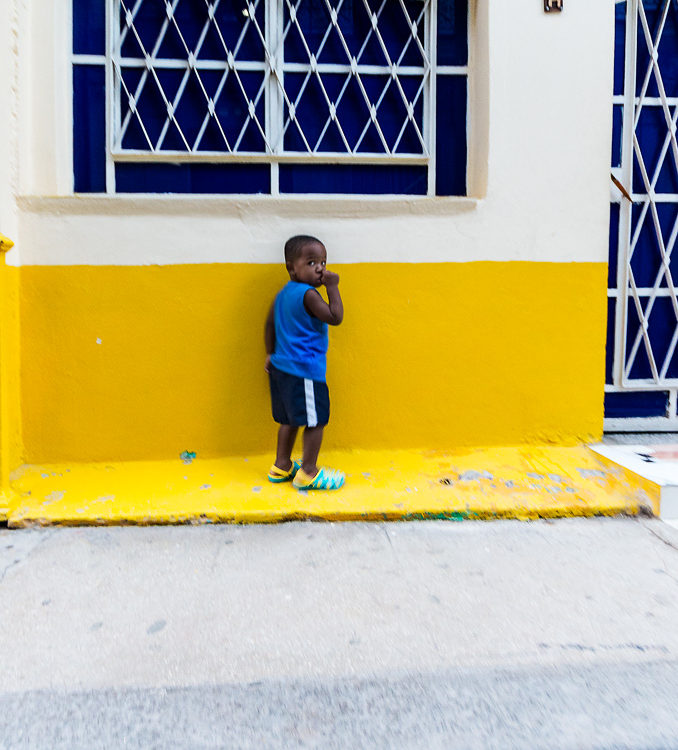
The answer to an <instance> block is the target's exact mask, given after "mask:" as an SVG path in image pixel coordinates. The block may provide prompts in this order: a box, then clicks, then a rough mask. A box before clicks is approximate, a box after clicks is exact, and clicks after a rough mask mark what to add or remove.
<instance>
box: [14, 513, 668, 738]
mask: <svg viewBox="0 0 678 750" xmlns="http://www.w3.org/2000/svg"><path fill="white" fill-rule="evenodd" d="M677 593H678V530H676V529H674V528H671V527H669V526H667V525H665V524H662V523H661V522H659V521H655V520H651V519H571V520H563V521H555V522H543V521H542V522H531V523H520V522H493V523H481V522H464V523H454V522H424V523H408V524H405V523H403V524H359V523H349V524H313V523H291V524H283V525H277V526H249V527H240V526H201V527H151V528H116V527H111V528H70V529H60V528H52V529H46V530H45V529H38V530H15V531H8V530H3V531H0V628H1V630H0V632H1V633H2V642H3V646H4V648H3V654H2V658H1V666H0V670H1V671H0V675H1V677H0V717H1V718H0V747H1V748H98V747H106V748H108V747H111V748H117V747H133V748H154V747H157V748H166V747H190V748H217V747H243V748H260V747H273V748H277V747H281V748H287V747H341V748H343V747H349V748H354V747H398V748H400V747H403V748H419V747H422V748H429V747H433V748H436V747H441V748H442V747H445V748H448V747H464V748H465V747H469V748H476V747H477V748H486V747H496V748H513V747H517V748H539V747H549V748H551V747H553V748H622V747H624V748H626V747H631V748H671V747H678V710H677V709H676V706H678V627H676V623H677V622H678V596H676V594H677Z"/></svg>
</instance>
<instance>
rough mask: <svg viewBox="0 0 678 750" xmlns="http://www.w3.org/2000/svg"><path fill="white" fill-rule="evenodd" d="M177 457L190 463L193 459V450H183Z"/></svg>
mask: <svg viewBox="0 0 678 750" xmlns="http://www.w3.org/2000/svg"><path fill="white" fill-rule="evenodd" d="M179 458H180V459H181V460H182V461H183V462H184V463H185V464H190V463H192V462H193V460H194V459H195V451H184V452H183V453H181V454H180V456H179Z"/></svg>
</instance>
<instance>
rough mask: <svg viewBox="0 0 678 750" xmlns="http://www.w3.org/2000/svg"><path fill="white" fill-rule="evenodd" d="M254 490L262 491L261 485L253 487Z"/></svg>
mask: <svg viewBox="0 0 678 750" xmlns="http://www.w3.org/2000/svg"><path fill="white" fill-rule="evenodd" d="M252 492H261V487H260V486H258V487H252Z"/></svg>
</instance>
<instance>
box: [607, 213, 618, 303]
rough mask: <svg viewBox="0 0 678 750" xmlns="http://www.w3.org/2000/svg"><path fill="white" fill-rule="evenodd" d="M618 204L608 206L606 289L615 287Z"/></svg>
mask: <svg viewBox="0 0 678 750" xmlns="http://www.w3.org/2000/svg"><path fill="white" fill-rule="evenodd" d="M619 208H620V206H619V203H611V204H610V232H609V262H608V264H607V288H608V289H615V288H616V286H617V254H618V252H619Z"/></svg>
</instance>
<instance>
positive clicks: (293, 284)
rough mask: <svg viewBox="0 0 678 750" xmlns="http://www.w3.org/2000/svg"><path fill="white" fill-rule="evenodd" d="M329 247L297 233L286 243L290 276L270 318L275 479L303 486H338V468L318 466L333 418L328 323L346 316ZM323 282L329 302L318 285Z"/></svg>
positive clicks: (267, 331)
mask: <svg viewBox="0 0 678 750" xmlns="http://www.w3.org/2000/svg"><path fill="white" fill-rule="evenodd" d="M326 262H327V251H326V250H325V246H324V245H323V244H322V242H320V240H317V239H316V238H315V237H309V236H307V235H297V236H295V237H291V238H290V239H289V240H287V242H286V243H285V265H286V267H287V272H288V273H289V275H290V280H289V281H288V282H287V284H286V285H285V286H284V287H283V288H282V289H281V290H280V292H278V295H277V296H276V298H275V300H274V301H273V304H272V305H271V309H270V311H269V313H268V318H267V319H266V327H265V330H264V339H265V342H266V353H267V357H266V372H268V374H269V379H270V385H271V403H272V407H273V419H274V420H275V421H276V422H278V423H279V424H280V429H279V430H278V448H277V455H276V458H275V463H274V464H273V466H271V470H270V471H269V473H268V478H269V480H270V481H271V482H287V481H290V480H291V481H293V484H294V486H295V487H296V488H297V489H299V490H337V489H339V487H341V486H342V485H343V483H344V475H343V474H342V473H341V472H339V471H332V470H330V469H325V468H322V469H319V468H318V466H317V460H318V453H319V451H320V444H321V442H322V439H323V428H324V427H325V425H326V424H327V422H328V421H329V418H330V395H329V391H328V389H327V383H326V382H325V369H326V359H325V355H326V352H327V339H328V336H327V326H328V325H333V326H338V325H339V324H340V323H341V321H342V320H343V318H344V305H343V303H342V301H341V294H340V293H339V276H338V274H336V273H332V271H329V270H328V269H327V267H326ZM323 285H324V286H325V289H326V290H327V297H328V299H329V304H328V303H327V302H325V300H324V299H323V298H322V297H321V296H320V294H319V292H318V287H320V286H323ZM302 426H303V427H304V448H303V457H302V461H301V464H300V463H299V462H298V461H295V462H292V459H291V454H292V448H293V447H294V441H295V439H296V437H297V432H298V430H299V427H302Z"/></svg>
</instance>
